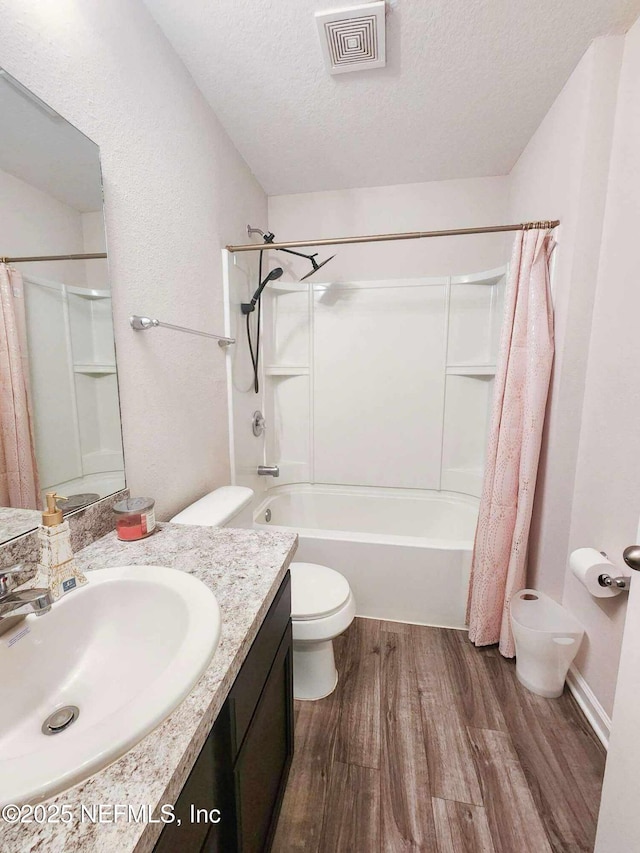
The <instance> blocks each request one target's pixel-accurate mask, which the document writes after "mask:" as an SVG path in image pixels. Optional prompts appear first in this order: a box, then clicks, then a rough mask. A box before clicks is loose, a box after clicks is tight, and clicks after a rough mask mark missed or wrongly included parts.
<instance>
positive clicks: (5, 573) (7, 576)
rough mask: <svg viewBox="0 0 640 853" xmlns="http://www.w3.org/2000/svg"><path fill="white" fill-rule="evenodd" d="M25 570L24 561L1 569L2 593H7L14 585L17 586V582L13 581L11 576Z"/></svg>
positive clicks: (0, 584) (0, 582) (0, 588)
mask: <svg viewBox="0 0 640 853" xmlns="http://www.w3.org/2000/svg"><path fill="white" fill-rule="evenodd" d="M24 571H25V567H24V566H23V564H22V563H17V564H16V565H15V566H10V567H9V568H8V569H4V568H3V569H0V595H6V594H7V593H8V592H10V591H11V590H12V589H13V587H14V586H17V584H16V583H12V580H11V576H12V575H18V574H20V572H24Z"/></svg>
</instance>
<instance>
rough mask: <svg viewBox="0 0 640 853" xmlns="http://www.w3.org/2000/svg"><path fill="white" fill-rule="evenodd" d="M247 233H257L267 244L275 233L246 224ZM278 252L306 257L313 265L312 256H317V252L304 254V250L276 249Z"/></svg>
mask: <svg viewBox="0 0 640 853" xmlns="http://www.w3.org/2000/svg"><path fill="white" fill-rule="evenodd" d="M247 234H248V235H249V236H250V237H251V235H252V234H259V235H260V236H261V237H262V239H263V240H264V242H265V244H266V245H267V246H269V245H271V244H272V243H273V241H274V240H275V239H276V235H275V234H273V233H272V232H271V231H269V232H268V233H267V234H265V232H264V231H263V230H262V228H252V227H251V225H247ZM277 251H279V252H286V253H287V254H288V255H297V256H298V257H299V258H306V259H307V260H308V261H311V263H312V264H313V266H314V267H315V262H314V258H317V257H318V253H317V252H315V253H314V254H313V255H305V254H304V252H294V251H293V249H278V250H277Z"/></svg>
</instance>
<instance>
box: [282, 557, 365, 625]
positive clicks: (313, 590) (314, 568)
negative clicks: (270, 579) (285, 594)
mask: <svg viewBox="0 0 640 853" xmlns="http://www.w3.org/2000/svg"><path fill="white" fill-rule="evenodd" d="M290 571H291V616H292V618H293V619H320V618H321V617H322V616H330V615H331V614H332V613H335V611H336V610H339V609H340V608H341V607H342V606H343V604H345V602H346V601H347V599H348V598H349V595H350V593H351V590H350V588H349V584H348V582H347V579H346V578H344V577H343V576H342V575H341V574H340V573H339V572H336V571H334V570H333V569H329V568H327V566H319V565H318V564H317V563H292V564H291V566H290Z"/></svg>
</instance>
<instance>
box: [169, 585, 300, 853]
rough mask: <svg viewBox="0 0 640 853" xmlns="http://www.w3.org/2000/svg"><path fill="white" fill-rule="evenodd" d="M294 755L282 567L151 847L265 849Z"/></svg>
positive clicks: (216, 852)
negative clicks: (234, 675) (257, 627)
mask: <svg viewBox="0 0 640 853" xmlns="http://www.w3.org/2000/svg"><path fill="white" fill-rule="evenodd" d="M292 757H293V648H292V638H291V579H290V575H289V573H287V575H286V577H285V579H284V581H283V582H282V585H281V586H280V589H279V590H278V593H277V595H276V597H275V600H274V602H273V604H272V605H271V607H270V608H269V612H268V613H267V616H266V617H265V620H264V622H263V624H262V627H261V628H260V631H259V632H258V635H257V637H256V639H255V640H254V642H253V645H252V646H251V649H250V650H249V654H248V655H247V657H246V660H245V662H244V664H243V666H242V669H241V670H240V672H239V673H238V677H237V678H236V680H235V682H234V684H233V687H232V688H231V690H230V692H229V696H228V697H227V700H226V702H225V704H224V706H223V708H222V710H221V711H220V714H219V715H218V718H217V720H216V722H215V724H214V727H213V729H212V730H211V734H210V735H209V737H208V739H207V741H206V743H205V745H204V747H203V748H202V751H201V753H200V755H199V757H198V759H197V761H196V763H195V765H194V767H193V770H192V771H191V774H190V775H189V778H188V779H187V782H186V783H185V785H184V787H183V789H182V792H181V793H180V797H179V798H178V801H177V802H176V804H175V809H174V812H175V815H176V818H178V819H179V820H176V821H175V822H174V823H171V824H167V825H166V826H165V828H164V829H163V831H162V835H161V836H160V838H159V840H158V843H157V844H156V846H155V848H154V853H175V851H177V850H180V853H266V851H268V850H269V848H270V846H271V841H272V839H273V834H274V832H275V828H276V824H277V820H278V814H279V811H280V805H281V802H282V797H283V795H284V789H285V786H286V783H287V776H288V773H289V767H290V765H291V759H292ZM216 821H217V822H216ZM178 824H179V825H178Z"/></svg>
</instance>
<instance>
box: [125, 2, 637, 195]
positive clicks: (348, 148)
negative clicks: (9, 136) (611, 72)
mask: <svg viewBox="0 0 640 853" xmlns="http://www.w3.org/2000/svg"><path fill="white" fill-rule="evenodd" d="M145 2H146V5H147V7H148V8H149V10H150V11H151V13H152V14H153V15H154V17H155V18H156V20H157V21H158V23H159V24H160V26H161V27H162V29H163V30H164V32H165V34H166V35H167V37H168V39H169V41H170V42H171V43H172V44H173V46H174V48H175V49H176V50H177V52H178V53H179V54H180V56H181V57H182V59H183V60H184V62H185V64H186V65H187V67H188V68H189V70H190V72H191V74H192V75H193V77H194V79H195V81H196V82H197V83H198V85H199V86H200V88H201V90H202V91H203V93H204V94H205V96H206V97H207V99H208V100H209V102H210V103H211V105H212V106H213V108H214V109H215V111H216V113H217V114H218V116H219V118H220V120H221V121H222V124H223V125H224V126H225V128H226V130H227V132H228V133H229V135H230V136H231V138H232V140H233V142H234V143H235V145H236V146H237V148H238V149H239V151H240V152H241V154H242V155H243V156H244V158H245V159H246V161H247V163H248V164H249V166H250V167H251V169H252V170H253V172H254V173H255V175H256V177H257V178H258V180H259V181H260V182H261V184H262V185H263V187H264V189H265V190H266V191H267V193H269V194H270V195H273V194H280V193H294V192H309V191H313V190H326V189H338V188H345V187H363V186H380V185H385V184H397V183H409V182H413V181H432V180H444V179H448V178H466V177H479V176H485V175H501V174H506V173H507V172H508V171H509V170H510V169H511V167H512V166H513V164H514V163H515V161H516V160H517V158H518V156H519V155H520V153H521V152H522V150H523V148H524V147H525V145H526V143H527V141H528V140H529V138H530V137H531V135H532V133H533V131H534V130H535V129H536V127H537V126H538V124H539V123H540V121H541V119H542V118H543V116H544V115H545V113H546V111H547V110H548V108H549V106H550V105H551V103H552V102H553V100H554V98H555V97H556V95H557V94H558V92H559V91H560V90H561V88H562V86H563V85H564V83H565V82H566V80H567V78H568V77H569V75H570V73H571V71H572V70H573V68H574V67H575V66H576V64H577V63H578V61H579V59H580V57H581V56H582V54H583V53H584V51H585V50H586V49H587V47H588V45H589V43H590V41H591V40H592V39H593V38H594V37H596V36H599V35H605V34H608V33H620V32H624V31H625V30H626V29H627V28H628V27H629V26H630V24H631V23H632V22H633V20H634V19H635V18H636V17H637V15H638V14H640V0H391V2H390V3H389V4H388V7H389V8H388V14H387V67H386V68H382V69H376V70H373V71H362V72H354V73H352V74H344V75H337V76H331V75H329V74H328V73H327V71H326V70H325V67H324V63H323V60H322V54H321V51H320V45H319V43H318V34H317V31H316V25H315V21H314V16H313V13H314V12H315V11H320V10H324V9H327V8H331V7H335V8H340V7H344V6H345V5H348V3H347V2H344V0H334V2H331V0H215V2H211V0H189V2H186V3H185V2H184V0H145ZM132 85H133V83H132Z"/></svg>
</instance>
